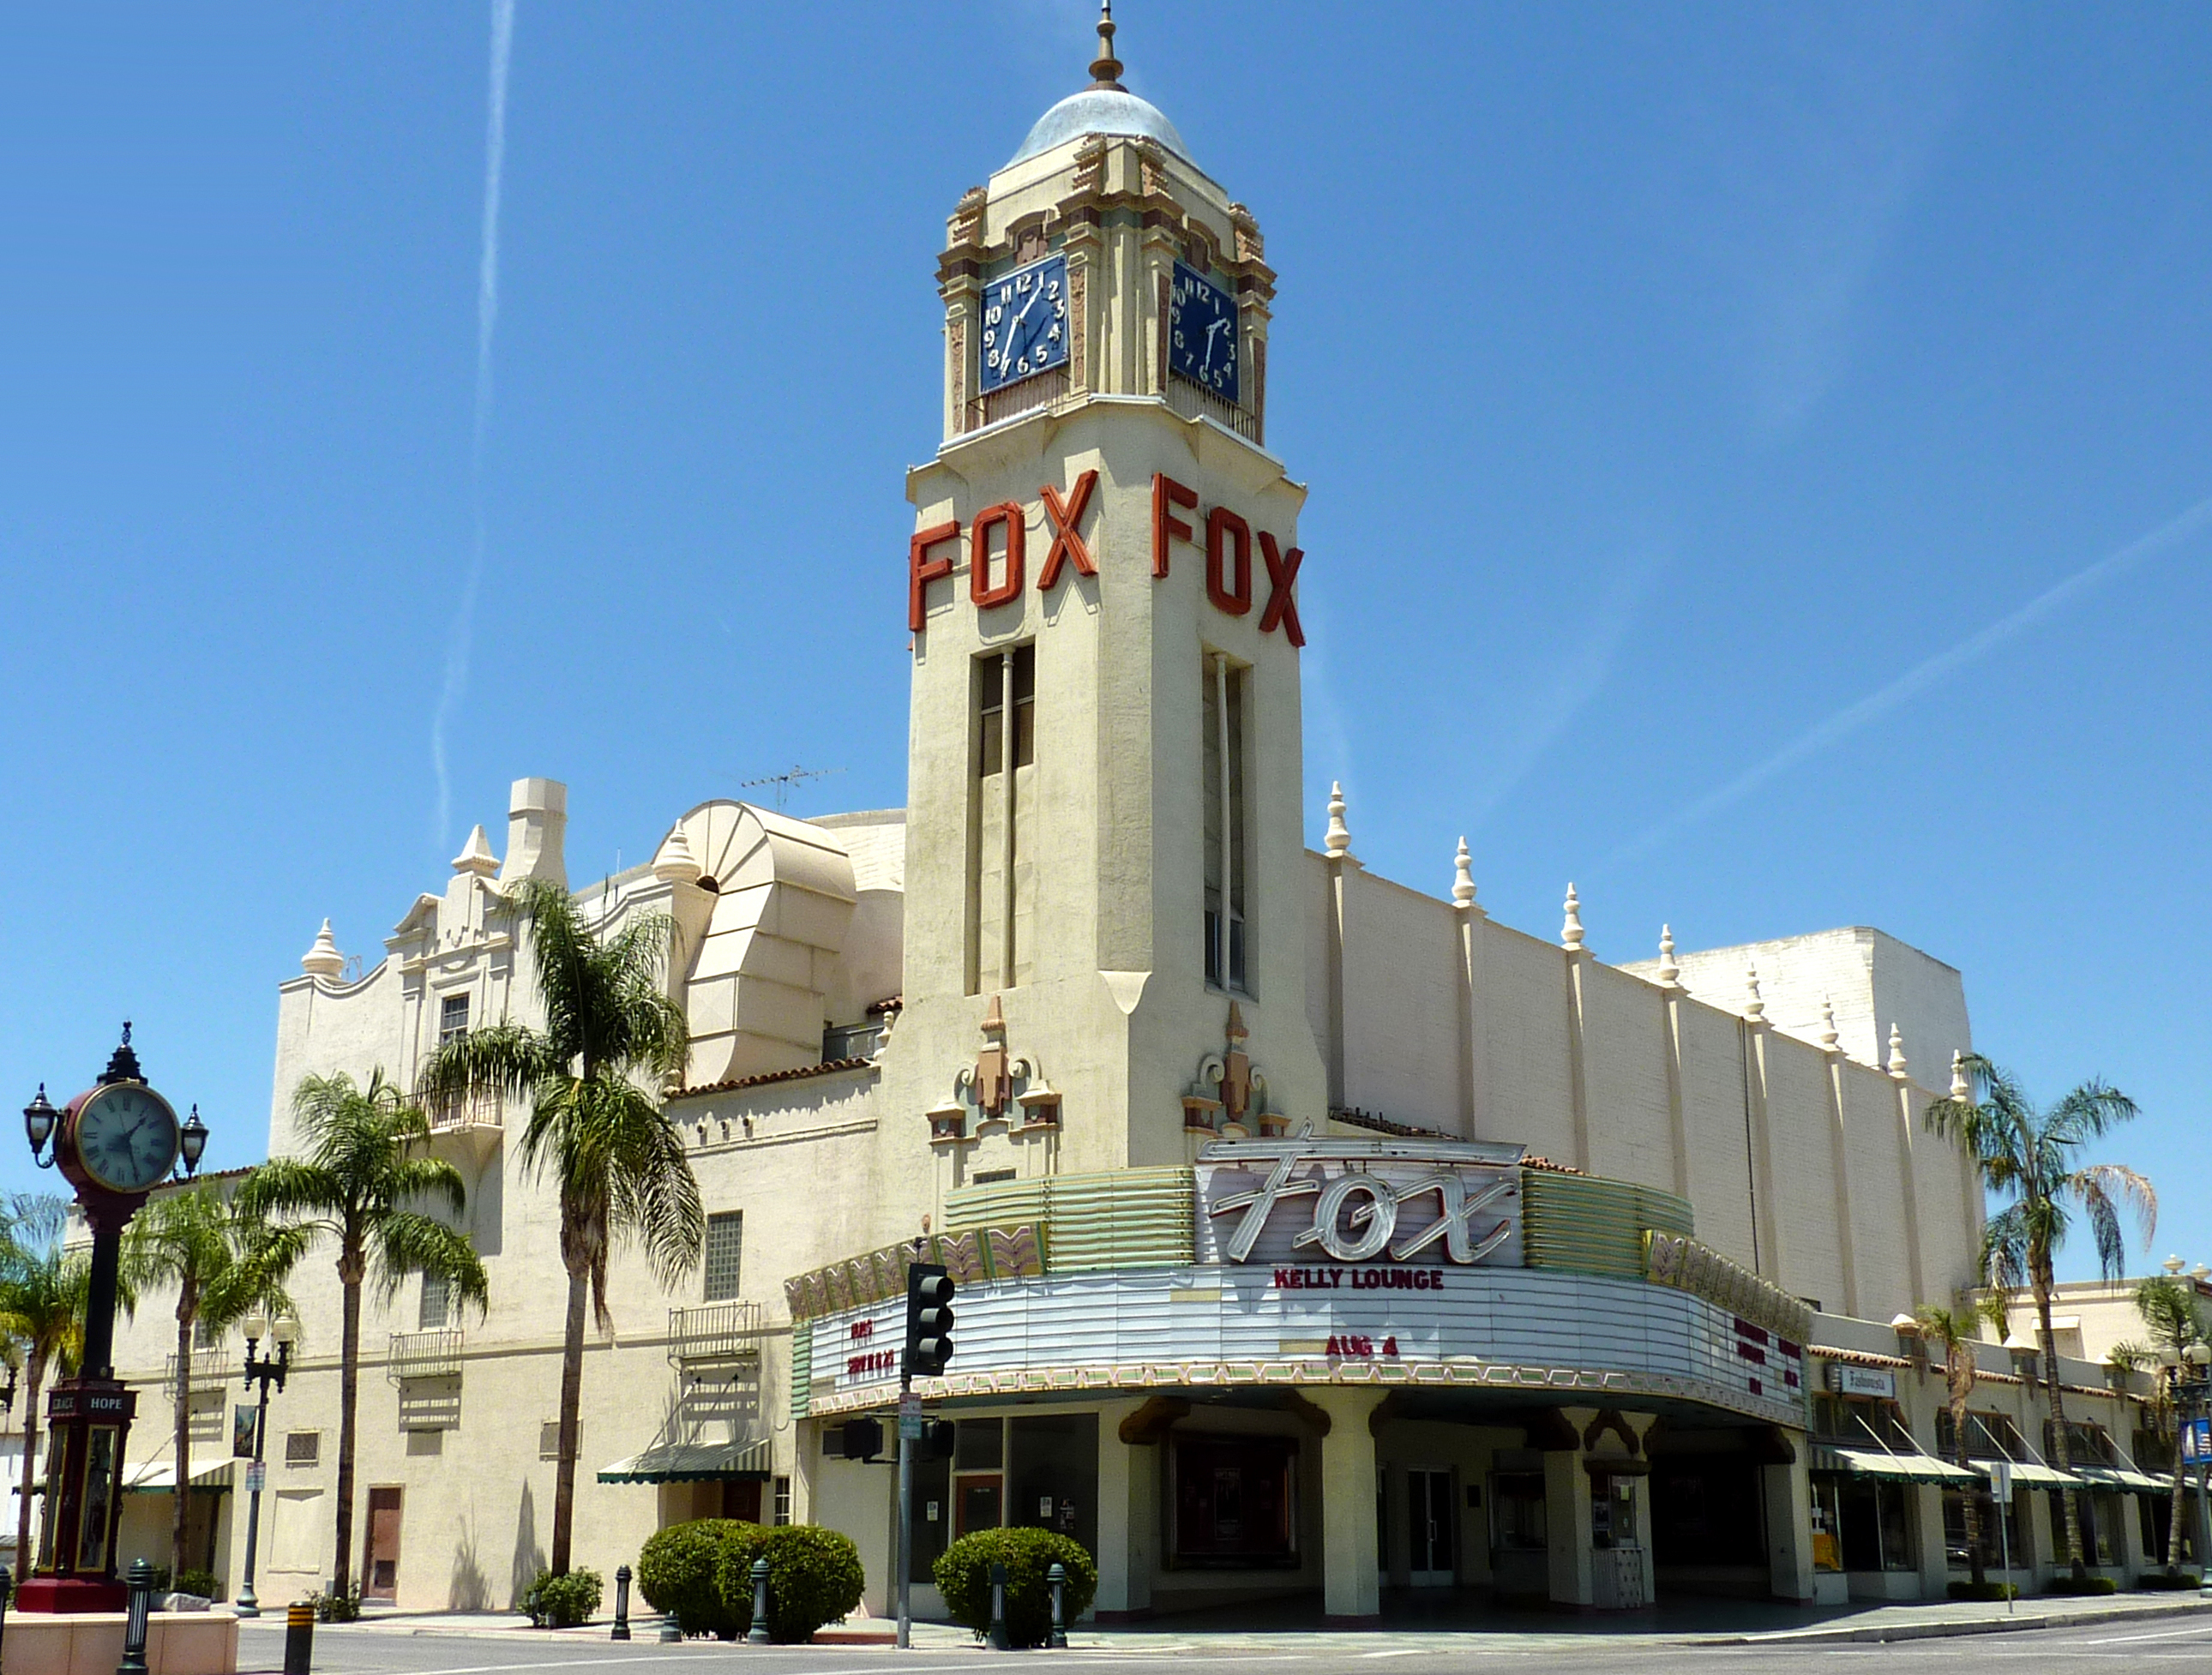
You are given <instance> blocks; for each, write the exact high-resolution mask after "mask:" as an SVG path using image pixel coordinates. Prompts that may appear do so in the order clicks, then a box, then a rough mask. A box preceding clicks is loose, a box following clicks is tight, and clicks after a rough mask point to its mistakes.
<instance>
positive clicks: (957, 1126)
mask: <svg viewBox="0 0 2212 1675" xmlns="http://www.w3.org/2000/svg"><path fill="white" fill-rule="evenodd" d="M979 1028H980V1029H981V1032H982V1036H983V1044H982V1047H981V1049H980V1050H979V1051H978V1052H977V1053H976V1054H975V1062H974V1063H973V1064H969V1065H962V1066H961V1067H960V1068H959V1070H958V1071H955V1072H954V1074H953V1077H952V1096H951V1099H950V1100H949V1101H946V1102H945V1104H943V1105H939V1106H938V1107H936V1108H933V1110H932V1111H931V1112H930V1113H929V1139H930V1144H932V1145H937V1144H945V1145H959V1144H974V1142H975V1140H977V1139H978V1138H981V1134H982V1131H983V1129H984V1128H985V1126H987V1125H989V1124H992V1123H1004V1124H1005V1125H1006V1126H1007V1127H1008V1128H1009V1129H1010V1130H1012V1131H1015V1132H1030V1131H1031V1130H1036V1129H1049V1128H1057V1127H1058V1126H1060V1093H1059V1090H1058V1089H1055V1088H1054V1087H1053V1086H1052V1084H1051V1083H1048V1082H1047V1081H1046V1080H1045V1078H1044V1070H1043V1067H1042V1065H1040V1064H1039V1063H1038V1062H1037V1059H1036V1055H1035V1054H1034V1053H1016V1052H1014V1051H1012V1049H1011V1048H1010V1047H1008V1046H1007V1043H1006V1009H1005V1007H1004V1005H1003V1004H1001V998H1000V996H998V995H995V994H994V995H993V996H992V997H991V1005H990V1010H988V1011H987V1012H985V1013H984V1015H983V1021H982V1023H981V1025H980V1026H979Z"/></svg>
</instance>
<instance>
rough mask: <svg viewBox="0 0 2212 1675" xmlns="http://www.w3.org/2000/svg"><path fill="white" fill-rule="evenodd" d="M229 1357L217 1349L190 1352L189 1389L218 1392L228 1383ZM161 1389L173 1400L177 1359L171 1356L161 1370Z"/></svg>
mask: <svg viewBox="0 0 2212 1675" xmlns="http://www.w3.org/2000/svg"><path fill="white" fill-rule="evenodd" d="M230 1374H231V1367H230V1357H229V1356H228V1355H226V1354H224V1352H223V1351H222V1350H219V1349H210V1350H193V1351H192V1366H191V1387H192V1388H193V1389H194V1390H220V1389H222V1387H223V1386H224V1385H226V1384H228V1383H229V1382H230ZM161 1387H162V1388H163V1389H165V1390H167V1392H168V1393H169V1394H170V1396H171V1397H172V1398H173V1397H174V1396H175V1395H176V1393H177V1357H176V1356H170V1357H169V1358H168V1361H167V1363H166V1364H165V1365H164V1366H163V1368H162V1369H161Z"/></svg>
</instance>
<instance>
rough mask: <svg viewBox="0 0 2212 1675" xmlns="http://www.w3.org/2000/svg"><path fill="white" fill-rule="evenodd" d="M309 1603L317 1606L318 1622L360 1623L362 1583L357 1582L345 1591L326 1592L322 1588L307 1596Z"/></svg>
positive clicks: (316, 1619) (316, 1618)
mask: <svg viewBox="0 0 2212 1675" xmlns="http://www.w3.org/2000/svg"><path fill="white" fill-rule="evenodd" d="M307 1604H308V1605H313V1607H314V1608H315V1621H316V1622H318V1623H358V1622H360V1621H361V1584H360V1583H359V1582H356V1583H355V1584H354V1585H353V1586H352V1587H350V1588H349V1589H348V1590H347V1591H346V1592H345V1593H323V1592H322V1591H321V1590H320V1589H318V1590H317V1591H316V1592H314V1593H310V1594H309V1595H308V1596H307Z"/></svg>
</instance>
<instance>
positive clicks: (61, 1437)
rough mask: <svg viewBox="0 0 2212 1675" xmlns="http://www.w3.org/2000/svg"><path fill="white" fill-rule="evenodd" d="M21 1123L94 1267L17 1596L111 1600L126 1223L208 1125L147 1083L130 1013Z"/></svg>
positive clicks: (125, 1401) (95, 1607)
mask: <svg viewBox="0 0 2212 1675" xmlns="http://www.w3.org/2000/svg"><path fill="white" fill-rule="evenodd" d="M23 1134H24V1138H26V1139H27V1140H28V1141H29V1142H30V1143H31V1156H32V1159H33V1162H36V1163H37V1164H38V1165H39V1167H40V1168H59V1169H60V1170H61V1172H62V1174H64V1175H65V1176H67V1177H68V1179H69V1182H70V1185H71V1186H74V1187H75V1188H76V1201H77V1205H78V1208H79V1209H80V1210H81V1211H82V1212H83V1215H84V1219H85V1224H86V1225H87V1226H88V1227H89V1228H90V1229H92V1269H91V1273H90V1275H89V1276H88V1284H87V1291H86V1299H85V1314H84V1347H83V1350H82V1354H81V1355H80V1356H79V1357H78V1363H77V1364H78V1368H79V1372H78V1375H77V1376H76V1377H75V1378H70V1379H63V1380H60V1381H57V1382H56V1384H55V1385H54V1387H53V1389H52V1393H50V1394H49V1395H48V1397H47V1399H46V1436H47V1441H46V1509H45V1511H44V1512H43V1513H42V1514H40V1526H41V1531H42V1534H43V1537H44V1539H43V1540H42V1542H41V1544H40V1547H41V1551H42V1554H43V1557H44V1559H45V1563H44V1565H43V1566H42V1567H41V1568H40V1569H39V1571H38V1572H37V1573H36V1574H35V1575H32V1576H31V1577H29V1578H28V1579H27V1580H26V1581H23V1582H22V1583H21V1586H20V1587H18V1589H17V1590H16V1595H15V1603H16V1605H17V1608H18V1609H19V1610H22V1611H114V1610H116V1609H118V1607H120V1606H121V1605H123V1604H124V1602H125V1590H124V1588H123V1587H122V1585H121V1584H120V1583H119V1582H118V1581H116V1577H115V1534H116V1527H117V1526H118V1523H119V1522H120V1520H121V1519H122V1516H123V1496H122V1494H121V1490H122V1478H123V1462H124V1460H125V1452H124V1444H125V1440H126V1439H127V1438H128V1436H129V1435H130V1430H131V1418H132V1416H133V1415H134V1414H135V1413H136V1412H137V1405H138V1398H137V1393H136V1392H134V1391H132V1390H131V1388H130V1387H128V1386H126V1385H125V1384H123V1383H122V1382H121V1381H119V1380H118V1379H117V1378H116V1376H115V1369H114V1366H113V1361H114V1350H115V1296H116V1270H117V1267H118V1263H119V1260H120V1259H121V1255H122V1248H123V1229H124V1228H125V1226H126V1225H128V1223H130V1220H131V1217H133V1216H135V1215H137V1213H138V1209H139V1206H140V1205H143V1204H144V1203H145V1202H146V1197H147V1194H148V1193H151V1192H152V1191H153V1190H154V1189H155V1187H156V1186H160V1185H161V1184H162V1183H163V1182H164V1181H165V1180H185V1179H189V1178H190V1177H191V1175H193V1174H196V1173H197V1171H198V1169H199V1163H200V1156H201V1154H202V1153H203V1152H204V1151H205V1150H206V1149H207V1141H208V1129H207V1125H206V1124H205V1123H204V1122H202V1121H201V1120H200V1114H199V1109H198V1108H197V1106H195V1107H194V1108H193V1109H192V1114H191V1120H190V1121H188V1122H182V1123H180V1122H179V1121H178V1120H177V1114H176V1110H175V1108H173V1107H172V1106H171V1105H170V1103H169V1101H167V1100H166V1099H164V1098H162V1097H161V1095H160V1094H158V1093H156V1092H155V1091H154V1089H152V1088H150V1087H149V1086H148V1085H147V1083H146V1077H145V1073H144V1072H143V1071H141V1070H140V1069H139V1067H138V1055H137V1053H136V1052H135V1051H134V1050H133V1049H132V1047H131V1026H130V1025H129V1024H128V1023H125V1025H124V1026H123V1041H122V1043H121V1044H120V1045H119V1046H118V1047H116V1049H115V1052H114V1053H113V1054H112V1056H111V1057H110V1058H109V1059H108V1061H107V1068H106V1070H105V1071H102V1072H101V1073H100V1079H99V1080H98V1081H97V1082H96V1083H94V1084H93V1085H92V1086H91V1087H89V1088H88V1089H85V1091H84V1092H82V1093H81V1094H79V1095H77V1096H76V1098H74V1099H72V1100H71V1101H70V1102H69V1103H68V1104H67V1105H65V1106H63V1107H61V1108H56V1107H55V1106H54V1105H53V1103H52V1101H50V1100H48V1099H47V1097H46V1087H45V1084H44V1083H41V1084H40V1088H39V1092H38V1096H37V1097H36V1098H34V1099H33V1100H32V1101H31V1102H30V1103H29V1104H28V1105H27V1106H25V1107H24V1108H23ZM49 1144H51V1145H52V1156H51V1157H50V1156H48V1155H47V1149H48V1146H49Z"/></svg>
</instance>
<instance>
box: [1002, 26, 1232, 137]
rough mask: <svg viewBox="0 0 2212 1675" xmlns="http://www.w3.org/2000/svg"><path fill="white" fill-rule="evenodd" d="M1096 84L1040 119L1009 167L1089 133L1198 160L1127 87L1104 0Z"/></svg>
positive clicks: (1153, 109) (1150, 105) (1157, 112)
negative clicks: (1142, 142) (1129, 139)
mask: <svg viewBox="0 0 2212 1675" xmlns="http://www.w3.org/2000/svg"><path fill="white" fill-rule="evenodd" d="M1085 134H1115V135H1126V136H1128V137H1132V138H1137V139H1147V140H1154V141H1157V142H1158V143H1160V144H1161V145H1164V146H1165V147H1166V148H1167V149H1169V150H1170V151H1172V152H1174V153H1175V154H1176V156H1178V157H1180V158H1182V160H1183V161H1185V162H1187V163H1189V164H1191V165H1192V166H1193V167H1195V166H1196V164H1197V161H1198V160H1197V159H1196V158H1194V157H1193V156H1192V155H1190V148H1189V147H1188V146H1186V145H1185V144H1184V143H1182V135H1181V134H1178V133H1177V132H1176V125H1175V124H1173V123H1172V122H1170V121H1169V120H1168V119H1167V116H1166V114H1165V112H1163V111H1162V110H1161V109H1160V107H1159V106H1157V105H1155V104H1153V103H1152V101H1151V100H1146V99H1139V98H1138V97H1137V95H1136V94H1133V93H1131V92H1130V91H1129V90H1128V88H1125V87H1123V86H1122V85H1121V60H1120V59H1119V58H1115V56H1114V6H1113V0H1101V4H1100V6H1099V18H1098V56H1097V58H1094V59H1093V60H1092V61H1091V85H1090V86H1089V87H1087V88H1084V89H1083V91H1082V92H1080V93H1073V94H1069V95H1068V96H1067V97H1066V98H1065V99H1063V100H1060V103H1058V104H1057V105H1055V106H1053V107H1052V108H1051V109H1050V110H1048V111H1047V112H1045V113H1044V114H1043V115H1042V116H1041V117H1039V118H1037V119H1036V126H1035V127H1033V128H1031V129H1030V135H1029V137H1028V138H1027V139H1025V140H1024V141H1023V142H1022V149H1020V150H1018V151H1017V152H1016V153H1014V155H1012V157H1010V158H1008V159H1007V160H1006V167H1008V168H1012V167H1013V166H1014V165H1015V164H1016V163H1025V162H1027V161H1029V160H1030V158H1032V157H1036V156H1040V155H1042V154H1043V153H1045V152H1048V151H1049V150H1051V149H1053V148H1054V146H1056V145H1065V144H1066V143H1067V142H1068V141H1070V140H1073V139H1079V138H1081V137H1083V136H1084V135H1085Z"/></svg>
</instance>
